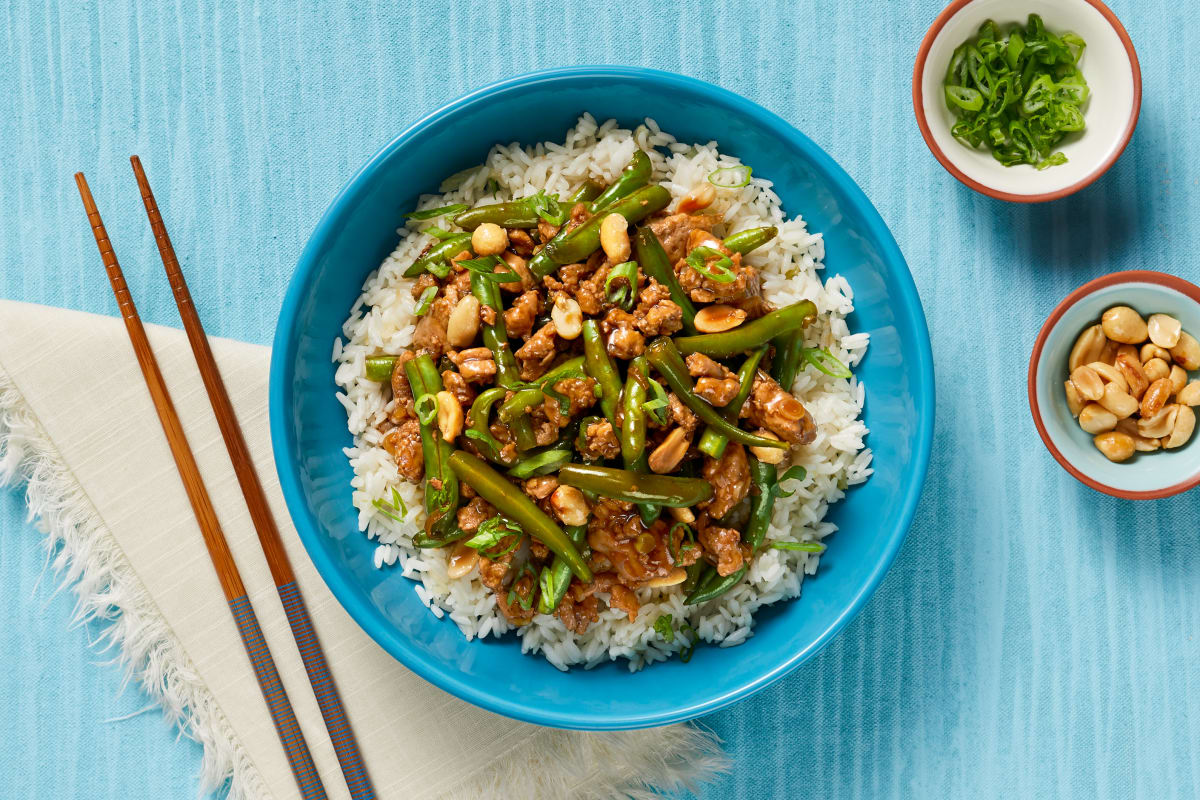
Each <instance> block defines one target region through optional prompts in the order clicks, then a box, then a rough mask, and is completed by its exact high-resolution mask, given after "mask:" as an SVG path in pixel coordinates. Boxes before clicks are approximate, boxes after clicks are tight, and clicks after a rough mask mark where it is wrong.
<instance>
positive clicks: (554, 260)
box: [529, 186, 671, 279]
mask: <svg viewBox="0 0 1200 800" xmlns="http://www.w3.org/2000/svg"><path fill="white" fill-rule="evenodd" d="M670 202H671V193H670V192H668V191H667V190H666V189H665V188H663V187H662V186H643V187H642V188H641V189H638V190H637V191H636V192H634V193H633V194H631V195H629V196H628V197H623V198H621V199H620V200H618V201H616V202H615V203H613V204H611V205H609V206H606V207H604V208H602V209H600V211H599V212H597V214H596V215H595V216H593V217H592V218H591V219H589V220H588V221H587V222H585V223H583V224H582V225H580V226H579V227H577V228H575V229H573V230H571V231H570V232H569V233H567V235H566V236H563V237H562V238H559V237H558V236H555V237H554V238H553V239H551V240H550V242H549V243H548V244H547V245H546V246H545V247H543V248H542V249H541V250H540V251H539V252H538V253H537V255H535V256H534V257H533V258H532V259H530V261H529V271H530V272H532V273H533V274H534V276H535V277H537V278H539V279H540V278H544V277H546V276H547V275H549V274H550V273H552V272H554V270H556V269H558V268H559V266H561V265H562V264H573V263H575V262H577V261H583V260H585V259H586V258H587V257H588V256H590V255H591V254H592V253H594V252H596V248H598V247H599V246H600V222H601V221H602V220H603V219H604V218H605V217H606V216H608V215H609V214H620V215H621V216H623V217H624V218H625V219H626V220H628V221H629V222H639V221H641V220H643V219H645V218H646V217H648V216H650V215H651V214H653V213H654V212H655V211H661V210H662V209H664V208H666V207H667V204H668V203H670Z"/></svg>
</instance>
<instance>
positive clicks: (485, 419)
mask: <svg viewBox="0 0 1200 800" xmlns="http://www.w3.org/2000/svg"><path fill="white" fill-rule="evenodd" d="M506 394H508V390H507V389H505V388H504V387H503V386H493V387H492V388H490V389H486V390H484V391H482V392H480V393H479V396H478V397H476V398H475V402H473V403H471V410H470V411H469V412H467V421H468V422H469V423H470V424H469V425H468V427H467V429H466V431H464V433H463V435H464V436H466V437H467V438H468V439H470V440H471V443H472V444H474V445H475V448H476V449H477V450H479V452H480V453H482V454H483V457H484V458H486V459H487V460H488V461H491V462H492V463H493V464H499V465H500V466H502V467H511V466H512V465H513V462H512V459H511V458H508V457H506V456H505V454H504V445H502V444H501V443H500V440H499V439H497V438H496V437H495V436H493V435H492V430H491V427H490V426H489V424H488V423H489V422H490V418H491V414H492V406H494V405H496V403H498V402H500V401H501V400H503V399H504V396H505V395H506ZM510 430H511V429H510Z"/></svg>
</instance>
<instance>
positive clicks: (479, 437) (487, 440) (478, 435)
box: [463, 428, 504, 450]
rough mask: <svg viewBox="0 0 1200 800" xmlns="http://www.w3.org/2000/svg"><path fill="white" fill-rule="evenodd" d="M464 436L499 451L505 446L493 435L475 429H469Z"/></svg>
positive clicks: (464, 432)
mask: <svg viewBox="0 0 1200 800" xmlns="http://www.w3.org/2000/svg"><path fill="white" fill-rule="evenodd" d="M463 436H466V437H467V438H468V439H475V440H476V441H480V442H483V443H484V444H487V445H491V446H492V447H494V448H496V449H497V450H500V449H502V448H503V447H504V445H502V444H500V440H499V439H497V438H496V437H495V436H492V434H491V433H488V432H486V431H481V430H476V429H475V428H467V429H466V430H465V431H463Z"/></svg>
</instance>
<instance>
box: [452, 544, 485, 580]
mask: <svg viewBox="0 0 1200 800" xmlns="http://www.w3.org/2000/svg"><path fill="white" fill-rule="evenodd" d="M477 563H479V553H478V552H476V550H475V548H473V547H467V546H466V545H465V544H463V543H462V542H459V543H458V544H456V545H454V549H453V550H451V551H450V560H449V562H447V564H446V577H447V578H450V579H451V580H457V579H458V578H462V577H464V576H465V575H466V574H467V573H469V572H470V571H471V570H473V569H475V565H476V564H477Z"/></svg>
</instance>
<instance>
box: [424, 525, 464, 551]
mask: <svg viewBox="0 0 1200 800" xmlns="http://www.w3.org/2000/svg"><path fill="white" fill-rule="evenodd" d="M471 535H472V534H470V533H467V532H466V531H464V530H463V529H462V528H459V527H457V526H456V527H455V528H454V530H453V531H451V532H450V533H449V534H448V535H446V536H433V535H431V534H428V533H425V531H421V532H420V533H418V534H417V535H416V536H413V537H412V543H413V547H420V548H422V549H437V548H440V547H449V546H450V545H452V544H454V543H455V542H460V541H462V540H463V539H467V538H469V537H470V536H471Z"/></svg>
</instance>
